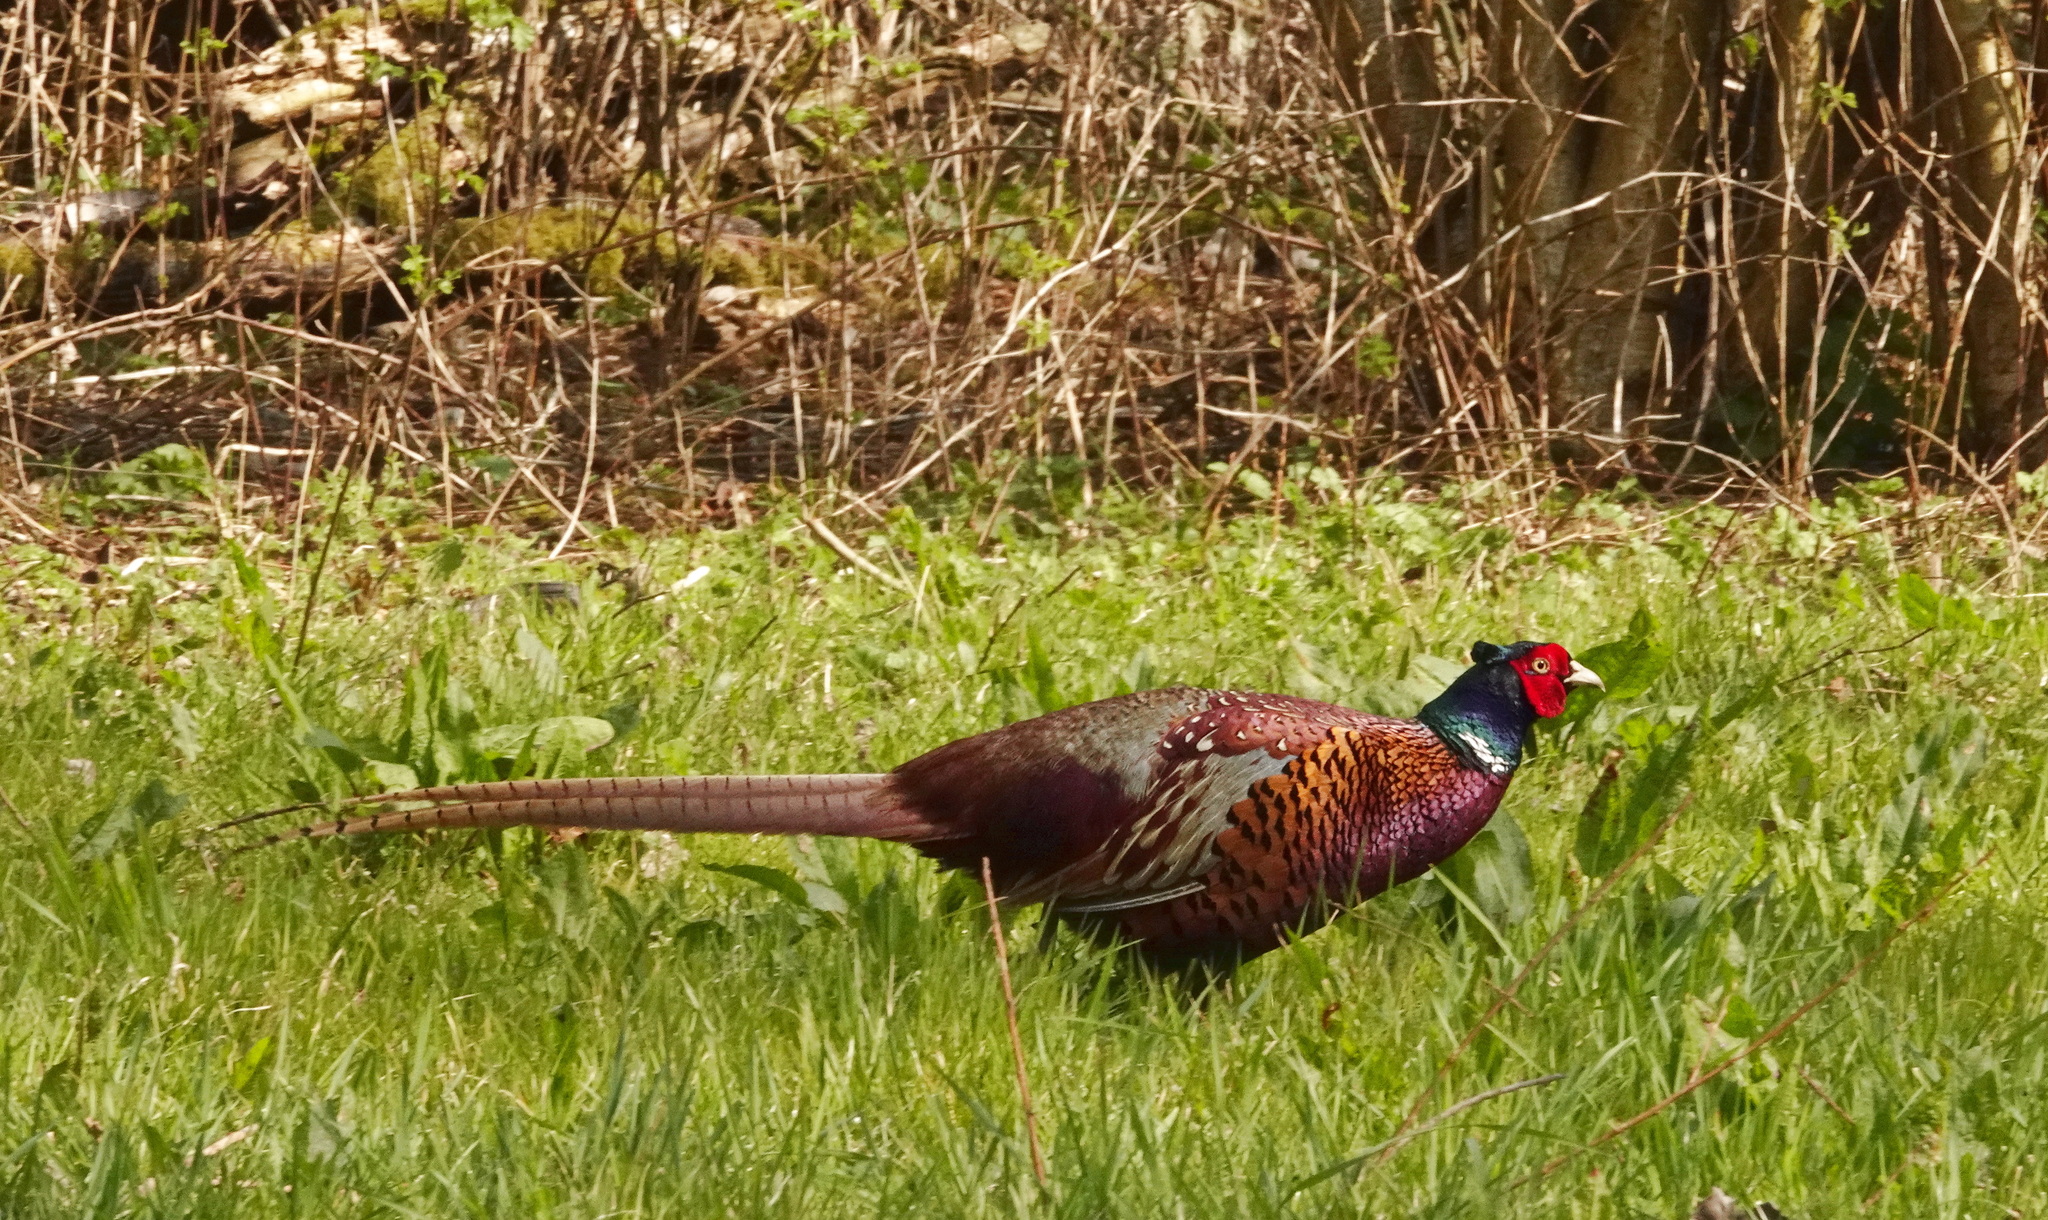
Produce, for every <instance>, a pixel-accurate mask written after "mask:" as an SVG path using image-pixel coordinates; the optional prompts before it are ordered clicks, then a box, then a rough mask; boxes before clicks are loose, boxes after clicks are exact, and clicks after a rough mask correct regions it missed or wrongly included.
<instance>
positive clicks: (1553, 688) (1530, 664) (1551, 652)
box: [1508, 644, 1572, 720]
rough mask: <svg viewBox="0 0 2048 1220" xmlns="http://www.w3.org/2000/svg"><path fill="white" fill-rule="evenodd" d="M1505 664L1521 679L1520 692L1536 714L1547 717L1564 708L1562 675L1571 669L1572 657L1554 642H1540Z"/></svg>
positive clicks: (1564, 692)
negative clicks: (1510, 666) (1511, 667)
mask: <svg viewBox="0 0 2048 1220" xmlns="http://www.w3.org/2000/svg"><path fill="white" fill-rule="evenodd" d="M1508 664H1510V665H1512V666H1513V667H1514V670H1515V673H1516V674H1517V675H1519V676H1520V677H1521V679H1522V693H1523V694H1525V695H1527V696H1528V697H1529V706H1530V707H1531V708H1534V709H1535V711H1536V714H1537V715H1538V716H1541V717H1543V718H1544V719H1546V720H1547V719H1549V718H1550V717H1552V716H1555V715H1558V714H1559V713H1561V712H1563V711H1564V701H1565V696H1566V695H1568V694H1569V693H1570V692H1569V691H1568V690H1567V689H1566V688H1565V683H1564V679H1565V675H1567V674H1569V673H1570V672H1571V671H1572V656H1571V654H1570V653H1568V652H1566V651H1565V650H1564V649H1563V648H1561V647H1559V646H1558V645H1556V644H1541V645H1538V646H1537V647H1535V648H1532V649H1530V650H1529V651H1528V653H1526V654H1525V655H1523V656H1520V657H1517V658H1516V659H1514V660H1513V661H1510V662H1508Z"/></svg>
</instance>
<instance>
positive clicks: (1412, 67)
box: [1314, 0, 1448, 214]
mask: <svg viewBox="0 0 2048 1220" xmlns="http://www.w3.org/2000/svg"><path fill="white" fill-rule="evenodd" d="M1314 8H1315V13H1316V19H1317V22H1318V24H1320V25H1321V27H1322V30H1323V38H1324V41H1325V42H1326V44H1327V45H1328V46H1329V48H1330V55H1331V57H1332V58H1333V59H1334V60H1335V61H1336V65H1337V77H1338V80H1339V82H1340V83H1341V84H1342V85H1343V87H1344V90H1345V92H1346V94H1347V95H1348V96H1349V97H1350V99H1351V101H1352V104H1353V105H1356V106H1360V107H1364V108H1365V109H1366V110H1367V116H1366V120H1367V126H1368V127H1369V128H1370V129H1371V130H1372V131H1374V132H1375V133H1377V134H1378V136H1379V139H1380V145H1381V148H1382V149H1383V150H1384V153H1385V156H1386V168H1387V175H1388V178H1389V179H1390V181H1388V182H1386V183H1383V184H1382V186H1383V193H1384V195H1385V197H1386V199H1387V202H1388V203H1389V205H1395V204H1398V205H1399V206H1401V207H1402V208H1405V209H1408V210H1409V212H1410V213H1411V214H1412V213H1413V212H1414V211H1415V210H1416V209H1418V208H1421V207H1423V206H1425V205H1426V204H1427V202H1428V201H1429V200H1430V199H1431V197H1432V194H1433V191H1432V188H1433V185H1434V181H1435V179H1436V178H1438V177H1440V176H1441V172H1440V170H1439V167H1441V168H1448V162H1447V161H1446V159H1445V157H1444V155H1443V151H1444V150H1441V149H1440V148H1439V146H1438V145H1439V142H1440V141H1441V140H1442V138H1443V131H1444V122H1445V115H1446V113H1447V112H1446V111H1445V110H1444V108H1443V107H1441V106H1434V105H1429V104H1427V103H1431V102H1436V101H1439V100H1440V99H1441V98H1442V96H1443V89H1442V87H1441V85H1440V83H1439V82H1438V80H1437V73H1436V43H1435V37H1436V35H1435V29H1434V27H1432V26H1431V25H1430V24H1429V23H1428V22H1427V21H1425V20H1424V19H1423V17H1422V15H1421V12H1420V10H1419V6H1418V4H1417V2H1416V0H1314ZM1433 171H1437V172H1433Z"/></svg>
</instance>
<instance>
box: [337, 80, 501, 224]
mask: <svg viewBox="0 0 2048 1220" xmlns="http://www.w3.org/2000/svg"><path fill="white" fill-rule="evenodd" d="M483 131H484V121H483V118H482V115H481V113H480V112H479V111H478V110H476V109H475V108H474V107H471V106H468V105H465V104H461V103H450V104H448V105H445V106H436V107H430V108H428V109H426V110H422V111H421V112H420V113H419V115H418V116H417V117H415V118H414V119H413V121H412V122H410V123H407V124H406V125H405V126H404V127H402V128H400V129H399V131H398V139H397V140H396V141H391V140H386V141H385V142H384V143H382V144H380V145H378V146H377V148H376V150H375V151H373V152H371V153H370V155H368V156H367V157H364V158H363V159H362V160H361V161H360V162H358V163H357V164H355V165H353V166H351V167H350V168H349V170H348V173H347V174H346V175H345V176H344V177H343V178H342V189H341V190H340V191H338V192H336V197H337V199H338V200H339V201H340V202H341V204H342V205H343V207H345V208H346V209H348V210H350V211H353V212H357V213H360V214H362V215H363V216H365V217H367V218H369V219H371V220H374V221H375V222H376V223H378V224H380V225H385V226H387V227H390V228H400V227H403V226H404V225H405V224H407V223H408V221H409V220H410V219H414V218H417V219H421V220H424V219H426V218H427V216H428V214H429V213H431V212H432V210H433V209H434V207H435V206H436V204H437V203H439V202H440V201H441V199H442V198H443V196H444V195H448V194H450V193H452V192H453V191H454V190H455V189H456V187H457V186H458V185H459V182H460V178H459V175H460V174H461V173H462V172H463V171H464V170H466V169H467V168H468V167H469V166H470V165H473V164H477V163H479V162H480V161H481V160H482V153H483V149H482V138H481V137H482V133H483ZM408 193H409V194H410V196H411V199H412V209H411V211H410V212H408V210H407V208H406V199H407V196H408Z"/></svg>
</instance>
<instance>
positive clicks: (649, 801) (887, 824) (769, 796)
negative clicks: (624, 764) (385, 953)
mask: <svg viewBox="0 0 2048 1220" xmlns="http://www.w3.org/2000/svg"><path fill="white" fill-rule="evenodd" d="M888 779H889V777H888V776H886V775H691V776H653V777H648V778H642V779H522V780H510V781H507V782H502V783H495V784H451V785H449V786H447V787H442V788H416V789H414V790H412V791H410V792H388V793H385V794H383V795H381V796H365V797H354V798H352V799H349V800H344V801H339V802H336V803H335V804H334V805H333V806H329V808H336V809H351V808H353V809H363V808H367V807H369V806H397V808H389V809H387V810H385V811H382V812H377V813H354V814H343V815H342V816H340V817H336V818H333V819H331V820H327V821H320V822H313V823H310V824H308V825H304V826H298V827H294V828H293V829H291V830H286V831H280V832H279V833H277V834H274V835H271V836H270V837H268V838H266V839H264V840H262V842H260V843H256V844H252V846H256V847H262V846H267V845H268V844H271V843H284V842H288V841H290V840H292V839H319V838H325V837H327V836H329V835H357V834H370V833H373V832H376V831H385V830H435V829H441V828H455V827H465V826H484V827H501V826H582V827H587V828H590V829H593V830H668V831H676V832H685V833H687V832H703V831H723V832H727V833H734V834H819V835H852V836H858V837H862V838H870V839H893V840H897V841H900V842H917V841H920V840H927V839H933V838H944V837H946V836H945V834H944V832H943V831H942V830H940V829H939V828H938V827H935V826H933V825H932V824H931V823H930V822H928V821H926V820H925V819H924V818H921V817H919V816H917V815H916V814H914V813H911V812H909V811H908V810H906V809H904V808H902V807H901V805H900V804H899V803H898V802H897V800H896V799H895V796H894V794H893V793H892V792H891V790H890V787H889V783H888ZM408 806H409V807H408ZM317 808H321V806H319V805H294V806H290V807H288V808H285V809H272V810H268V811H266V812H264V813H256V814H251V815H249V816H248V817H244V818H237V819H235V820H234V821H232V822H226V823H223V824H222V825H220V826H217V827H215V828H214V829H216V830H225V829H227V828H228V827H231V826H240V825H243V824H245V823H248V822H254V821H258V820H261V819H264V818H271V817H276V816H278V815H280V814H286V813H293V812H296V811H298V810H302V809H317Z"/></svg>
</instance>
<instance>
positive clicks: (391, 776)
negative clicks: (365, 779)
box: [368, 759, 420, 792]
mask: <svg viewBox="0 0 2048 1220" xmlns="http://www.w3.org/2000/svg"><path fill="white" fill-rule="evenodd" d="M368 766H369V770H370V774H371V775H372V776H374V777H375V778H376V780H377V783H378V784H380V785H382V786H383V789H384V791H386V792H407V791H410V790H411V789H414V788H417V787H419V786H420V777H419V776H418V775H417V774H415V773H414V772H413V769H412V768H411V767H408V766H406V765H405V764H403V763H388V762H380V761H377V760H374V759H373V760H371V762H370V763H369V764H368Z"/></svg>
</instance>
